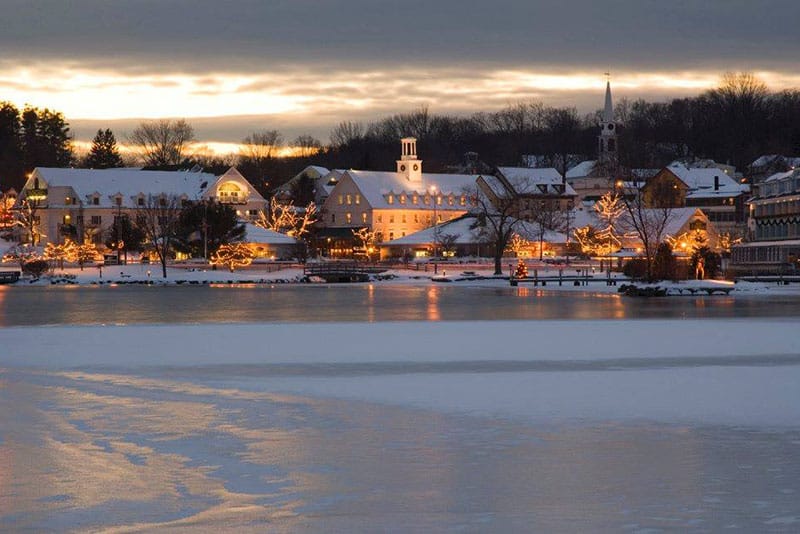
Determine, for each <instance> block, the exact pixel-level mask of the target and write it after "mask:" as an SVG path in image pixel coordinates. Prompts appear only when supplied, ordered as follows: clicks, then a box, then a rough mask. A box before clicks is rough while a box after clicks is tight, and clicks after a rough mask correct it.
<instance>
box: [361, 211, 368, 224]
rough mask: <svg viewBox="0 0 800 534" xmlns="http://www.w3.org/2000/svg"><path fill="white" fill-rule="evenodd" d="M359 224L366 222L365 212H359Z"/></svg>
mask: <svg viewBox="0 0 800 534" xmlns="http://www.w3.org/2000/svg"><path fill="white" fill-rule="evenodd" d="M361 222H362V223H366V222H367V212H366V211H362V212H361Z"/></svg>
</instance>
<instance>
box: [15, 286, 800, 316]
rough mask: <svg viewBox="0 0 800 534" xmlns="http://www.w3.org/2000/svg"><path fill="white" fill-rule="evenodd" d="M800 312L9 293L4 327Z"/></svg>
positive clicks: (355, 290)
mask: <svg viewBox="0 0 800 534" xmlns="http://www.w3.org/2000/svg"><path fill="white" fill-rule="evenodd" d="M796 315H800V299H798V298H793V297H770V298H752V297H750V298H741V297H738V298H736V297H723V296H714V297H675V298H662V299H636V298H624V297H620V296H618V295H615V294H593V293H582V292H578V293H572V292H564V293H556V292H548V291H542V290H538V289H530V288H527V287H520V288H511V287H483V288H481V287H454V286H453V285H452V284H451V285H432V286H428V287H419V286H417V287H413V286H412V287H409V286H397V285H395V286H392V285H383V286H381V285H379V284H366V285H344V286H297V285H294V286H291V287H287V286H280V285H278V286H273V287H265V286H238V287H237V286H234V287H230V286H219V287H180V286H178V287H147V286H117V287H80V288H78V287H26V288H20V287H2V286H0V326H13V325H44V324H133V323H209V322H230V323H239V322H248V323H251V322H308V321H312V322H313V321H323V322H324V321H345V322H349V321H356V322H374V321H419V320H431V321H453V320H473V319H485V320H493V319H626V318H627V319H629V318H633V319H639V318H683V317H686V318H691V317H700V318H704V317H771V316H796Z"/></svg>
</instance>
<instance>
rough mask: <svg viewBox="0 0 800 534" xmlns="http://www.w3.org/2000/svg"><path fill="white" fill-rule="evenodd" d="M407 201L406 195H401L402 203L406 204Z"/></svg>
mask: <svg viewBox="0 0 800 534" xmlns="http://www.w3.org/2000/svg"><path fill="white" fill-rule="evenodd" d="M405 203H406V196H405V195H400V204H405Z"/></svg>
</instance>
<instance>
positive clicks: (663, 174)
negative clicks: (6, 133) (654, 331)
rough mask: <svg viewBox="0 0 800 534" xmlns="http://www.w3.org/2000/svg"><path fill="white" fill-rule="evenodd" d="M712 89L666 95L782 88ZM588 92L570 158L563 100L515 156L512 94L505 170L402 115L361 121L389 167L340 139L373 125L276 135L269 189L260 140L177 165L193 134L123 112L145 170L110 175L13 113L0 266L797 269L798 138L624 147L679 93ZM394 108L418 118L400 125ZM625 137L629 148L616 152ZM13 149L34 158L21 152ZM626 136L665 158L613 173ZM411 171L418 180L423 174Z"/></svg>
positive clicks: (98, 141) (633, 271) (671, 274)
mask: <svg viewBox="0 0 800 534" xmlns="http://www.w3.org/2000/svg"><path fill="white" fill-rule="evenodd" d="M725 84H726V85H723V86H721V87H720V88H719V89H717V90H715V91H711V92H710V93H709V94H708V95H704V96H701V97H699V98H698V99H694V100H690V99H686V100H685V101H684V103H685V104H686V105H689V106H691V105H695V106H696V105H697V102H699V101H702V100H703V99H706V100H709V101H710V102H711V103H710V104H709V106H711V107H713V106H714V105H717V106H722V105H723V104H725V103H726V102H727V104H728V105H730V106H739V107H741V105H742V101H745V100H747V101H748V102H751V101H752V97H753V95H755V96H757V97H758V98H760V99H761V104H758V103H756V104H752V105H754V106H756V108H757V109H747V110H744V111H743V112H745V111H746V112H747V113H751V114H752V113H755V112H757V113H761V112H764V113H766V111H765V110H766V109H767V108H768V107H769V106H773V107H774V106H775V105H777V104H776V102H778V103H779V102H780V101H781V98H786V95H785V94H784V95H777V96H776V95H770V94H769V93H768V92H767V91H766V89H765V87H763V85H759V83H758V82H757V80H755V79H754V78H753V77H752V76H750V75H746V74H741V75H730V76H729V77H728V78H727V79H726V80H725ZM598 96H599V95H598ZM714 99H717V101H715V100H714ZM725 99H727V100H725ZM737 99H738V100H737ZM598 101H600V99H598ZM602 103H603V107H602V110H601V111H600V112H598V114H596V116H595V117H594V118H595V119H596V124H595V125H594V126H593V130H594V134H593V137H594V141H593V144H594V150H593V153H592V154H591V157H590V158H585V157H582V156H581V153H582V152H579V151H577V150H575V151H573V149H577V148H579V147H580V146H581V144H582V143H584V141H583V140H582V139H585V138H586V135H585V134H584V133H582V132H581V126H580V125H581V122H580V121H579V120H578V119H577V117H576V116H575V113H574V110H572V111H571V112H570V111H568V110H539V111H540V112H541V114H540V115H539V116H540V118H541V120H542V121H543V124H542V126H541V129H542V131H543V132H547V135H543V136H542V137H541V139H540V141H542V143H541V146H543V147H547V150H546V151H544V152H543V153H541V154H537V153H519V150H520V148H519V147H522V146H526V144H525V143H524V142H523V140H524V138H525V136H526V135H527V134H526V132H529V131H530V129H531V128H533V129H535V128H536V127H535V126H530V127H528V126H526V121H527V120H529V119H530V118H531V117H533V116H534V115H535V113H534V112H535V111H536V110H535V109H533V108H530V107H529V108H525V107H524V106H522V105H521V106H522V107H517V108H509V109H508V110H505V111H504V112H502V113H497V114H495V115H493V116H491V117H484V120H486V121H489V122H491V121H494V122H495V123H496V124H499V123H500V122H502V121H503V120H505V121H506V122H507V128H506V129H505V130H504V132H503V136H501V137H500V139H504V140H505V141H507V143H505V144H501V146H500V147H499V148H498V147H496V148H494V149H490V150H489V155H490V156H491V158H492V159H491V161H502V160H504V159H505V158H504V157H503V156H499V155H498V153H499V152H502V151H506V152H507V153H509V154H513V153H517V155H516V156H514V157H515V158H516V164H515V165H504V164H499V165H497V164H491V163H489V162H488V161H490V160H487V159H486V154H483V153H481V152H478V151H472V150H468V151H466V152H464V153H463V154H461V155H460V157H459V158H458V162H457V163H454V164H443V161H444V158H443V157H442V154H443V153H444V152H447V150H452V148H450V149H446V148H443V147H442V146H441V145H440V144H439V142H440V141H441V139H442V138H443V136H444V135H445V134H443V133H441V132H439V133H437V134H435V135H434V134H431V133H430V132H431V131H432V130H433V129H435V128H437V127H438V128H443V127H444V126H447V127H453V126H454V124H447V125H444V126H443V125H442V124H438V125H437V124H436V118H435V117H433V118H429V117H428V116H427V110H420V111H419V112H416V113H413V114H410V115H407V116H398V117H394V118H393V119H391V120H387V121H384V122H383V123H381V124H383V126H384V127H385V128H384V131H383V132H381V133H380V136H381V137H382V138H383V139H390V138H393V141H392V142H391V143H389V142H385V144H389V145H390V146H394V151H395V155H394V160H395V164H394V167H393V168H392V170H385V168H384V170H375V168H374V167H375V166H374V165H372V164H371V160H370V154H374V156H375V160H376V161H379V160H380V161H382V160H383V159H385V158H384V156H382V155H380V156H379V154H382V153H383V150H376V151H374V152H370V150H369V149H368V148H367V149H364V150H361V149H359V146H360V145H359V143H360V144H361V145H367V144H368V142H367V139H368V138H369V136H372V138H375V137H376V136H377V135H378V134H376V133H375V129H376V128H377V126H376V125H372V126H371V127H370V129H371V132H369V133H368V132H366V131H365V130H364V127H363V125H360V124H356V123H342V124H340V125H339V126H338V127H337V128H336V129H335V130H334V132H333V133H332V136H331V139H332V146H331V147H323V146H322V144H321V143H320V142H319V141H317V140H316V139H313V138H311V137H310V136H301V137H300V138H298V139H297V140H295V142H294V143H293V145H294V150H297V151H299V152H300V156H297V155H296V154H295V156H296V157H294V158H291V160H292V161H293V162H294V163H295V164H296V160H298V159H299V160H301V161H304V162H307V163H308V164H307V165H305V167H303V168H302V169H300V170H299V172H296V173H295V174H293V175H291V176H289V177H288V178H282V179H280V180H277V182H279V183H278V185H274V184H275V182H276V180H274V179H273V178H272V177H271V176H269V175H268V174H266V173H267V172H268V171H269V170H272V171H275V170H276V169H279V168H280V166H281V165H285V163H283V164H281V163H278V160H279V159H280V158H278V157H277V153H276V150H277V147H278V145H279V143H280V142H281V138H280V134H279V133H278V132H275V131H271V132H261V133H258V134H253V135H251V136H249V137H248V138H247V139H245V145H244V146H247V147H249V148H248V149H247V150H249V152H248V153H246V154H244V153H243V154H242V155H241V158H240V161H238V162H236V161H223V160H221V159H217V160H205V161H200V160H197V161H190V160H187V159H186V158H185V149H186V146H187V143H188V142H190V141H191V140H192V139H193V135H194V134H193V131H192V128H191V126H190V125H189V124H188V123H187V122H186V121H182V120H178V121H171V120H162V121H153V122H149V123H142V125H141V126H140V127H139V128H138V129H137V130H136V131H135V132H134V133H133V135H132V136H131V137H130V138H129V140H128V141H129V143H133V144H136V145H138V146H140V147H141V148H142V150H143V152H142V154H143V160H144V162H145V163H146V165H145V166H141V165H137V166H129V165H127V164H126V162H125V160H124V159H123V157H122V156H121V155H120V150H119V147H118V146H117V141H116V138H115V136H114V134H113V133H112V132H111V131H110V130H105V131H103V130H101V131H98V133H97V136H96V137H95V140H94V142H93V145H92V149H91V151H90V152H89V153H88V154H87V155H86V156H85V157H84V158H83V160H82V165H81V166H76V165H74V155H72V154H71V153H70V151H69V150H68V149H67V144H66V143H68V126H67V124H66V122H65V121H64V119H63V117H61V116H60V115H59V114H58V113H54V112H50V111H48V110H44V111H41V110H36V109H26V110H25V111H24V112H23V113H22V115H21V117H20V118H19V124H17V131H21V132H22V133H21V134H20V135H21V140H22V141H21V142H20V145H19V147H20V148H19V154H18V156H19V161H18V162H16V165H17V167H18V168H19V169H23V168H24V165H26V164H27V165H29V166H30V164H31V162H33V161H41V162H43V163H45V164H36V165H35V166H33V167H32V168H31V169H30V170H29V171H27V173H26V174H25V176H24V182H23V183H21V184H18V186H17V187H8V188H6V189H5V190H4V191H3V196H2V201H1V202H0V238H2V240H3V242H4V243H5V244H4V245H3V250H2V252H3V262H4V263H5V264H6V265H12V266H13V265H17V266H18V267H19V269H20V270H21V271H22V272H23V273H26V272H27V273H29V274H32V275H36V274H42V273H44V272H46V271H48V270H52V269H54V268H60V269H63V267H64V265H65V264H67V265H74V266H79V267H80V268H83V267H84V266H85V265H91V266H94V265H96V264H97V263H102V264H106V265H116V264H124V263H132V262H136V263H148V264H154V265H155V264H160V267H161V271H162V274H163V276H164V277H165V278H166V272H167V266H168V265H171V264H173V263H174V262H186V261H196V260H203V261H204V262H208V263H210V264H212V265H219V266H224V267H225V268H227V269H229V270H231V271H233V270H235V269H237V268H242V267H245V266H247V265H249V264H251V263H252V262H254V261H255V262H270V261H279V260H291V261H296V262H306V261H309V260H313V261H317V262H319V261H330V260H351V261H358V262H363V263H376V262H387V263H391V264H398V263H402V264H405V265H408V264H409V263H411V262H433V263H441V262H448V261H457V260H459V259H464V258H472V259H480V258H484V259H487V260H491V264H492V266H493V273H494V274H495V275H501V274H503V273H504V271H507V270H508V268H507V266H508V265H509V263H512V264H513V265H514V266H515V267H514V268H513V269H514V270H513V272H512V273H510V274H512V275H516V276H518V277H524V276H527V274H528V273H527V266H526V262H539V263H542V262H545V263H547V262H551V263H552V262H560V263H563V262H569V261H570V259H572V260H573V261H574V260H578V259H583V260H590V261H595V262H599V266H600V268H601V269H603V268H605V269H607V270H616V271H619V272H624V273H625V275H626V276H630V277H631V278H635V279H645V280H649V281H653V280H665V279H670V280H679V279H693V278H701V279H702V278H717V277H722V276H727V277H729V278H732V277H735V276H737V275H747V274H780V275H792V274H797V271H798V268H799V267H800V260H798V258H800V169H797V170H796V167H797V166H798V165H799V164H800V157H796V154H797V153H798V151H797V150H795V149H796V148H798V147H796V146H787V147H784V148H786V149H787V150H791V151H792V152H790V153H785V154H759V155H758V156H757V157H754V158H752V159H749V161H747V162H746V164H744V166H741V165H742V163H743V160H742V157H744V155H746V154H747V153H752V151H753V150H754V147H757V146H758V144H759V143H762V144H765V143H766V144H767V145H769V141H768V140H765V139H767V138H765V137H764V136H760V134H759V133H758V132H755V131H749V132H747V131H745V132H742V131H737V132H729V133H730V135H728V136H727V137H726V139H724V140H722V139H721V140H718V141H719V145H718V146H717V147H709V148H708V150H707V151H706V152H707V153H709V154H718V153H720V151H721V152H722V153H724V152H725V151H726V150H733V152H732V154H735V155H736V157H735V158H733V157H731V158H728V159H726V160H725V162H719V161H715V160H714V159H711V158H706V157H703V155H704V154H703V153H697V152H696V151H691V153H688V152H690V151H689V148H688V147H689V143H688V142H686V143H678V145H679V146H676V145H675V143H670V142H669V141H668V140H667V139H666V138H665V139H664V140H663V141H662V142H657V141H656V140H652V142H651V141H650V140H648V141H647V142H646V143H643V140H645V139H646V138H647V137H648V135H649V134H648V133H647V132H646V131H645V130H646V128H645V127H644V126H643V125H642V124H641V121H642V120H643V114H645V112H646V113H655V112H657V111H659V110H660V111H661V112H663V113H665V114H668V113H667V111H668V108H675V107H676V106H678V105H679V101H674V102H672V103H670V104H669V105H663V106H660V107H659V106H657V105H653V104H648V103H646V102H643V101H640V102H633V103H631V102H628V101H625V102H623V103H622V106H621V107H622V108H623V109H622V110H620V106H619V105H618V106H615V105H614V100H613V97H612V86H611V82H608V83H607V85H606V92H605V98H604V100H602ZM751 103H752V102H751ZM759 105H760V106H762V107H761V108H758V106H759ZM11 108H12V106H10V105H9V104H5V110H6V111H8V112H9V113H6V116H7V117H8V116H10V115H11V114H10V110H11ZM637 110H638V111H637ZM503 113H505V115H503ZM672 113H676V111H675V109H672ZM673 118H674V117H673ZM413 119H417V120H418V121H420V122H421V123H424V124H416V125H414V124H413ZM751 119H752V115H748V118H747V119H746V120H748V121H751ZM471 120H474V118H473V119H471ZM764 120H765V121H766V120H767V118H766V115H765V116H764ZM392 121H394V123H393V124H392ZM515 121H517V122H516V123H515ZM653 121H655V122H656V123H658V122H659V120H657V119H653ZM584 122H585V121H584ZM756 123H758V124H760V122H759V121H756ZM514 124H516V126H514ZM390 125H392V126H393V127H392V128H389V127H388V126H390ZM462 126H464V125H463V124H462ZM677 126H680V125H677ZM684 126H686V125H684ZM734 127H735V125H731V128H734ZM514 128H518V129H517V131H516V136H517V137H515V130H514ZM687 128H688V126H687ZM12 131H13V129H12ZM34 133H35V134H36V135H38V137H36V136H35V135H33V134H34ZM415 133H416V134H417V135H419V138H418V137H417V136H416V135H412V134H415ZM639 134H641V135H639ZM448 135H450V136H452V139H453V145H454V146H455V145H456V144H457V143H456V140H457V139H458V138H459V135H461V137H463V134H460V133H459V132H458V131H455V130H453V131H450V133H449V134H448ZM741 135H749V136H751V138H752V139H757V140H758V142H756V141H753V142H748V138H743V139H741V138H739V137H737V136H741ZM559 136H561V137H562V138H564V139H561V142H557V141H558V138H559ZM637 136H638V137H637ZM678 137H680V136H679V135H678ZM767 137H769V136H767ZM431 139H436V140H437V142H430V140H431ZM629 142H630V143H634V144H635V145H636V146H635V147H627V146H626V144H627V143H629ZM695 142H699V141H697V140H695ZM26 143H27V145H26ZM33 145H36V148H37V150H38V156H36V155H35V154H33V153H32V152H31V151H30V150H31V146H33ZM476 145H481V143H476ZM534 145H535V143H534ZM512 146H513V148H512ZM646 146H647V147H649V150H650V153H649V155H646V156H641V155H640V157H639V159H638V161H642V160H644V161H655V160H656V159H658V158H656V157H655V155H654V154H655V153H661V157H663V155H664V154H667V155H673V156H678V155H680V154H683V156H682V157H675V158H674V159H672V160H671V161H670V162H668V163H667V164H665V165H660V166H650V167H632V166H630V164H629V162H630V161H634V160H636V157H635V156H634V153H635V152H641V151H642V150H643V147H646ZM769 146H771V145H769ZM24 147H27V150H28V151H27V152H26V151H25V150H24V149H23V148H24ZM48 147H49V148H48ZM59 147H60V149H59ZM428 147H430V150H431V157H432V159H433V161H432V162H431V163H430V164H429V163H428V162H427V161H426V153H425V151H426V150H428ZM11 148H13V147H11ZM11 148H9V149H8V150H6V154H4V158H5V159H4V160H3V161H4V165H5V167H6V173H7V175H8V176H13V174H14V172H19V171H12V170H9V161H10V160H9V157H10V156H9V152H13V150H11ZM362 148H363V147H362ZM34 152H36V151H34ZM584 152H586V151H584ZM32 154H33V155H32ZM332 154H337V155H338V157H340V158H341V157H343V156H344V155H347V154H349V155H350V158H351V161H357V162H360V163H362V164H363V167H362V168H361V169H353V168H349V167H347V168H344V167H343V168H331V167H329V166H327V165H328V162H329V161H331V160H332V158H334V156H333V155H332ZM37 157H38V159H36V158H37ZM750 157H752V154H751V156H750ZM31 158H33V159H31ZM315 158H318V159H319V160H320V161H319V162H315ZM182 162H183V164H182ZM734 162H735V163H737V164H738V165H740V166H737V165H734ZM189 163H191V165H189ZM429 165H430V167H432V168H433V169H434V170H435V171H436V172H428V171H427V168H429V167H428V166H429ZM81 167H83V168H81ZM284 170H285V168H284ZM0 186H2V183H1V182H0Z"/></svg>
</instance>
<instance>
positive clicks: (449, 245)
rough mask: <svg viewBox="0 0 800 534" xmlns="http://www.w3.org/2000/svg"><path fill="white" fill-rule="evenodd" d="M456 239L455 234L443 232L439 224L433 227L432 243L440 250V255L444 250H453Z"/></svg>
mask: <svg viewBox="0 0 800 534" xmlns="http://www.w3.org/2000/svg"><path fill="white" fill-rule="evenodd" d="M456 241H458V235H457V234H448V233H447V232H443V231H442V228H441V227H440V226H437V227H436V228H434V230H433V244H434V245H435V247H436V248H437V249H438V250H439V251H441V252H440V253H441V254H442V256H444V255H445V254H444V253H445V252H455V248H456Z"/></svg>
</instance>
